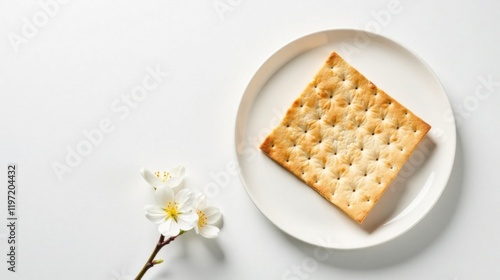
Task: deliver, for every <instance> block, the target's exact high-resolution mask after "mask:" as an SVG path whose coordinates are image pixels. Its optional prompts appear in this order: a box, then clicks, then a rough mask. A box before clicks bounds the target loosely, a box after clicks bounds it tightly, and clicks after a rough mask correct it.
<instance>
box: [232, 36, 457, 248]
mask: <svg viewBox="0 0 500 280" xmlns="http://www.w3.org/2000/svg"><path fill="white" fill-rule="evenodd" d="M335 32H352V33H356V32H362V33H364V34H368V35H370V36H371V37H378V38H379V39H382V40H386V41H388V42H390V43H391V44H394V45H396V46H398V47H400V48H402V49H404V50H405V51H407V52H408V53H410V54H411V55H412V56H413V57H414V58H416V59H417V60H418V62H419V63H421V64H422V66H424V67H425V69H426V70H427V71H428V73H430V74H431V77H432V78H433V79H434V80H435V82H436V84H437V85H439V88H440V90H441V93H444V96H445V97H446V99H445V101H446V102H447V105H448V107H449V108H450V109H452V107H451V103H450V99H449V96H448V93H447V92H446V90H445V89H444V87H443V84H442V83H441V81H440V80H439V77H438V76H437V74H436V72H435V71H434V70H433V69H432V68H431V67H430V66H429V64H428V63H427V62H426V61H425V60H424V59H423V58H422V57H421V56H420V55H419V54H417V53H416V52H415V51H413V49H411V48H409V47H407V46H406V45H404V44H402V43H400V42H398V41H396V40H394V39H392V38H389V37H387V36H385V35H381V34H379V33H373V32H370V31H366V30H362V29H357V28H332V29H323V30H319V31H315V32H311V33H306V34H304V35H301V36H298V37H296V38H294V39H292V40H289V41H288V42H287V43H285V44H282V45H281V46H280V47H278V48H277V49H276V50H275V51H274V52H272V53H271V54H270V55H268V56H267V58H265V59H264V60H263V62H262V63H260V64H259V66H258V68H257V70H256V71H254V72H253V74H252V76H251V78H250V79H249V80H248V82H247V83H246V86H245V89H244V91H243V94H242V95H241V97H240V101H239V103H238V107H237V112H236V118H235V123H234V133H233V152H234V156H235V158H236V163H237V164H238V168H237V170H238V177H239V180H240V182H241V184H242V186H243V188H244V189H245V193H246V194H247V196H248V197H249V198H250V200H251V201H252V203H253V205H254V206H255V207H256V208H257V209H258V210H259V212H260V213H261V214H262V215H263V216H264V217H265V218H266V219H267V220H268V221H269V222H271V224H272V225H273V226H275V227H277V228H279V229H280V231H282V232H283V233H285V234H287V235H289V236H291V237H293V238H295V239H297V240H300V241H301V242H304V243H306V244H309V245H313V246H318V247H323V248H328V249H336V250H346V251H350V250H360V249H366V248H371V247H375V246H380V245H382V244H385V243H387V242H389V241H391V240H394V239H396V238H398V237H400V236H402V235H404V234H405V233H407V232H408V231H410V230H411V229H412V228H413V227H415V226H416V225H417V224H419V223H420V222H421V221H422V220H423V219H424V218H425V217H426V216H427V215H428V214H429V212H430V211H431V210H432V209H433V208H434V207H435V205H436V203H437V202H438V201H439V200H440V198H441V197H442V194H443V192H444V190H445V189H446V188H447V186H448V184H449V181H450V177H451V174H452V171H453V169H454V166H455V158H456V149H457V145H456V143H457V136H456V130H457V127H456V123H455V117H454V115H451V117H452V121H450V125H452V127H451V128H449V129H450V130H451V132H452V135H448V136H449V137H450V138H451V139H450V140H448V141H447V144H448V145H452V146H453V147H452V151H453V153H452V154H451V155H450V162H451V164H449V165H448V166H446V169H445V170H442V171H441V173H443V174H445V175H444V177H445V179H444V182H443V184H444V186H443V187H441V188H440V190H439V192H438V193H437V194H436V198H435V199H433V200H432V201H431V202H430V204H429V206H428V207H427V208H425V209H423V211H422V212H421V214H420V216H419V217H418V218H417V219H416V220H415V221H414V222H413V223H411V224H410V225H409V226H407V227H405V228H404V229H403V230H401V231H398V232H397V233H396V234H395V235H393V236H391V237H389V238H386V239H384V240H382V241H380V242H375V243H373V244H368V245H362V246H350V247H342V246H332V245H328V244H318V243H314V242H311V241H309V240H304V239H303V238H300V237H298V236H297V235H296V234H293V233H291V232H289V231H287V230H285V229H283V228H282V227H281V226H280V225H278V224H276V223H275V222H274V221H273V220H272V219H271V218H269V216H268V215H266V213H265V212H264V210H263V209H261V207H259V206H258V205H257V203H256V201H255V197H254V196H253V194H252V193H251V192H250V191H249V189H248V186H247V183H246V181H245V179H244V177H243V174H242V170H241V164H240V161H241V160H240V152H239V151H238V137H239V131H240V128H239V124H240V123H241V120H240V119H241V118H242V116H241V115H242V113H241V112H242V108H243V107H245V104H244V103H245V97H248V95H249V94H248V91H249V88H250V87H251V86H252V84H253V83H255V79H256V77H257V76H258V75H259V74H262V73H261V72H262V71H263V68H265V66H266V64H268V63H269V62H270V61H271V60H272V59H274V58H276V57H277V56H278V55H279V54H280V53H281V52H284V51H285V50H286V49H287V48H290V47H291V46H293V45H294V44H296V43H297V42H299V41H302V40H305V39H307V38H308V37H314V36H319V35H320V34H331V33H335ZM312 49H314V47H313V48H309V49H308V50H312ZM308 50H305V51H308ZM305 51H303V52H305ZM300 53H302V52H300ZM300 53H299V54H295V55H293V56H291V58H290V59H288V60H286V61H284V63H283V65H284V64H286V63H287V62H288V61H290V60H291V59H293V58H294V57H296V56H298V55H300ZM281 66H282V65H281ZM281 66H279V67H277V68H276V70H274V71H273V72H272V74H271V75H270V76H269V77H268V78H267V80H265V81H264V82H263V86H264V85H265V84H266V83H267V82H268V81H269V78H271V77H272V75H274V74H275V73H276V72H277V71H278V70H279V69H280V68H281ZM263 86H262V87H263ZM262 87H261V88H260V89H259V91H260V90H261V89H262Z"/></svg>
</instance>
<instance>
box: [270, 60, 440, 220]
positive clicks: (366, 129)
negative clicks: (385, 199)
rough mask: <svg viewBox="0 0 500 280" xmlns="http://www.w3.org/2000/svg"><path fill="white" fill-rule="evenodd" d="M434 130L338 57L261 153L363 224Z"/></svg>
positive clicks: (327, 64)
mask: <svg viewBox="0 0 500 280" xmlns="http://www.w3.org/2000/svg"><path fill="white" fill-rule="evenodd" d="M429 129H430V125H428V124H427V123H426V122H424V121H423V120H421V119H420V118H419V117H417V116H416V115H414V114H413V113H412V112H411V111H410V110H408V109H407V108H405V107H404V106H403V105H401V104H400V103H399V102H397V101H396V100H394V99H393V98H392V97H390V96H389V95H388V94H386V93H385V92H384V91H383V90H381V89H379V88H377V86H375V85H374V84H373V83H372V82H370V81H369V80H368V79H366V78H365V77H364V76H363V75H362V74H361V73H359V72H358V71H357V70H356V69H354V68H353V67H352V66H351V65H349V64H348V63H347V62H346V61H345V60H343V59H342V58H341V57H340V56H339V55H338V54H337V53H335V52H333V53H332V54H331V55H330V57H329V58H328V59H327V61H326V62H325V64H324V65H323V66H322V67H321V69H320V70H319V72H318V73H317V74H316V76H315V77H314V80H313V81H312V82H311V83H309V85H308V86H307V87H306V88H305V90H304V91H303V92H302V94H301V95H300V96H299V98H298V99H297V100H295V102H294V103H293V104H292V106H291V107H290V108H289V109H288V111H287V113H286V115H285V117H284V119H283V121H282V122H281V124H279V125H278V126H277V127H276V128H275V129H274V130H273V131H272V132H271V134H269V136H268V137H267V138H266V139H265V140H264V142H263V143H262V145H261V146H260V148H261V150H262V151H263V152H264V153H265V154H267V155H268V156H269V157H270V158H272V159H273V160H275V161H276V162H277V163H279V164H280V165H282V166H283V167H285V168H286V169H288V170H289V171H290V172H292V173H293V174H295V175H296V176H297V177H298V178H300V179H301V180H303V181H304V182H305V183H306V184H307V185H309V186H310V187H311V188H313V189H314V190H316V191H317V192H318V193H319V194H321V195H322V196H323V197H324V198H326V199H327V200H328V201H330V202H331V203H333V204H334V205H336V206H338V207H339V208H340V209H342V210H343V211H344V212H345V213H347V214H348V215H349V216H350V217H352V218H353V219H354V220H356V221H357V222H358V223H361V222H363V220H364V219H365V218H366V216H367V214H368V213H369V212H370V210H371V209H372V208H373V206H374V205H375V203H376V202H377V201H378V200H379V198H380V196H381V195H382V193H383V192H384V191H385V189H387V187H388V186H389V184H390V183H391V182H392V181H393V180H394V178H395V177H396V175H397V174H398V172H399V170H400V169H401V168H402V167H403V164H404V163H405V162H406V160H407V159H408V157H409V156H410V154H411V153H412V152H413V150H414V149H415V147H416V146H417V145H418V143H419V142H420V141H421V140H422V139H423V138H424V137H425V135H426V134H427V132H428V131H429Z"/></svg>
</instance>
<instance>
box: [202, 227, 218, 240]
mask: <svg viewBox="0 0 500 280" xmlns="http://www.w3.org/2000/svg"><path fill="white" fill-rule="evenodd" d="M219 231H220V230H219V228H218V227H216V226H212V225H205V226H204V227H202V228H201V229H200V235H201V236H203V237H205V238H215V237H217V236H218V235H219Z"/></svg>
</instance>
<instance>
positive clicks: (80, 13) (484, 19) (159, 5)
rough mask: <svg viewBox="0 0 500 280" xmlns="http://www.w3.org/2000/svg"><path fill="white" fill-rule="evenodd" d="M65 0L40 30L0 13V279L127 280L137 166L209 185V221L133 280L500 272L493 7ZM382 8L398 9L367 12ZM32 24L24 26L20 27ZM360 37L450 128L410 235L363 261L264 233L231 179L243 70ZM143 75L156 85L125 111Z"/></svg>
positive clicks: (137, 253) (144, 193) (29, 20)
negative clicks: (442, 163) (379, 46)
mask: <svg viewBox="0 0 500 280" xmlns="http://www.w3.org/2000/svg"><path fill="white" fill-rule="evenodd" d="M47 2H49V1H47V0H41V1H40V3H42V4H43V3H47ZM61 2H62V1H61ZM66 2H67V3H65V4H58V7H59V9H58V10H57V11H56V12H52V15H50V16H46V17H45V18H44V15H43V13H45V14H46V12H44V9H43V8H42V6H43V5H42V6H41V5H40V4H39V3H38V2H35V1H3V2H1V4H0V38H1V39H0V94H1V97H2V101H1V102H0V114H1V115H0V116H1V118H0V161H1V163H0V164H1V165H2V166H3V167H0V168H2V169H3V170H4V171H3V172H0V174H4V177H5V178H4V179H1V178H0V182H1V183H0V186H1V188H2V189H3V191H0V194H1V195H0V211H1V212H0V213H5V214H2V215H0V216H1V217H4V216H6V208H7V207H6V200H7V198H6V191H7V190H6V187H7V183H6V181H7V178H6V166H7V164H8V163H11V162H14V163H17V164H18V166H19V172H18V188H19V192H18V200H19V201H18V210H17V211H18V213H17V214H18V216H19V221H18V223H19V228H18V233H17V239H18V242H19V247H18V252H17V254H18V263H17V267H16V268H17V271H18V272H16V273H11V272H9V271H7V264H6V263H5V262H4V261H2V259H5V260H6V259H7V256H6V254H7V252H6V249H7V240H6V238H7V228H6V227H5V226H2V227H0V242H1V243H0V254H1V255H2V256H3V257H1V256H0V262H2V263H4V265H0V278H1V279H9V280H10V279H132V278H133V276H135V275H136V274H137V272H138V271H139V270H140V268H141V267H142V265H143V264H144V262H145V261H146V259H147V257H148V256H149V254H150V252H151V250H152V248H153V246H154V243H155V242H156V241H157V238H158V233H157V231H156V227H155V225H153V224H151V223H150V222H149V221H147V220H146V219H145V218H144V216H143V212H142V208H143V206H144V205H146V204H150V203H151V202H152V201H153V199H152V191H151V189H150V188H149V187H148V186H147V184H146V183H145V182H144V181H143V179H142V178H141V177H140V175H139V173H138V170H139V169H140V168H141V167H143V166H145V167H149V168H151V169H166V168H169V167H172V166H173V165H175V164H177V163H182V164H184V165H185V166H186V168H187V172H188V178H187V180H186V183H187V185H188V186H190V187H192V188H194V189H197V190H200V191H204V190H208V189H211V190H216V191H214V193H215V195H214V197H213V198H212V202H213V204H215V205H217V206H218V207H219V208H220V209H221V210H222V211H223V215H224V227H223V229H222V232H221V234H220V237H219V238H218V239H216V240H202V239H201V238H198V236H194V235H191V234H186V235H185V236H182V238H179V240H176V241H174V242H173V243H172V244H170V245H168V246H167V247H166V248H164V249H163V250H162V251H161V252H160V254H159V256H158V257H161V258H163V259H165V263H163V264H161V265H159V266H157V267H154V268H153V269H151V270H150V271H149V272H148V274H147V275H146V277H145V279H306V278H307V279H338V278H341V279H363V278H369V279H403V278H404V279H449V280H451V279H495V278H496V277H497V275H498V274H499V273H500V268H499V267H498V265H497V264H498V262H499V261H500V253H499V252H498V248H499V247H500V241H499V239H498V236H500V227H499V226H498V225H497V224H498V223H497V222H496V217H497V216H498V212H499V211H500V206H499V205H500V204H499V203H498V201H497V198H498V197H499V196H500V191H499V189H498V183H497V182H496V181H495V180H493V179H492V178H493V176H494V174H496V173H497V172H498V171H497V169H498V166H499V165H500V162H499V160H498V156H499V155H500V149H499V148H498V145H497V143H498V139H497V138H498V137H499V136H500V135H499V133H498V131H497V129H496V126H494V123H495V122H496V121H498V118H499V115H500V114H499V113H498V111H497V110H498V108H499V106H500V97H499V93H500V68H499V65H500V56H498V46H499V43H500V39H499V38H500V29H499V28H498V25H499V24H500V20H499V18H498V14H497V13H498V10H499V9H500V4H499V3H498V2H496V1H481V3H473V2H472V1H419V3H417V2H415V1H411V2H410V1H400V2H391V1H370V3H369V4H363V3H362V2H352V1H307V2H306V1H244V0H220V1H212V0H209V1H198V2H197V3H193V2H192V1H191V2H186V1H170V0H160V1H66ZM391 3H392V4H391ZM398 3H399V4H398ZM214 4H218V5H219V6H218V7H219V9H217V8H215V6H214ZM224 4H225V5H226V6H223V5H224ZM391 5H395V6H396V7H398V9H397V10H398V12H397V13H391V14H390V18H389V17H385V18H383V15H387V13H388V12H384V11H387V10H388V7H391ZM224 7H225V8H226V10H220V9H223V8H224ZM34 16H35V19H34ZM44 19H47V20H46V22H44ZM377 20H378V22H377ZM30 24H37V25H38V26H37V25H34V28H35V29H31V30H28V31H27V28H26V27H25V26H27V25H30ZM367 26H369V27H371V28H373V26H378V27H379V30H378V32H379V33H380V34H382V35H384V36H387V37H389V38H392V39H394V40H396V41H398V42H400V43H402V44H403V45H405V46H408V47H410V48H411V49H412V50H413V51H415V52H416V53H417V54H419V55H420V56H421V57H422V58H423V59H424V60H425V61H426V62H427V63H428V64H429V65H430V67H431V68H432V69H433V70H434V71H435V72H436V74H437V76H438V77H439V79H440V80H441V82H442V84H443V86H444V88H445V90H446V91H447V93H448V95H449V98H450V101H451V104H452V107H453V108H454V110H455V117H456V119H457V126H458V128H457V151H456V160H455V166H454V170H453V172H452V175H451V178H450V182H449V184H448V186H447V188H446V189H445V191H444V193H443V195H442V197H441V199H440V200H439V201H438V203H437V205H436V206H435V207H434V209H433V210H432V211H431V212H430V213H429V215H428V216H427V217H426V218H425V219H424V220H423V221H422V222H421V223H419V224H418V225H417V226H416V227H414V228H413V229H412V230H411V231H410V232H408V233H406V234H405V235H403V236H401V237H400V238H397V239H396V240H394V241H391V242H390V243H387V244H384V245H381V246H377V247H374V248H370V249H365V250H358V251H326V250H323V249H319V248H316V247H313V246H309V245H307V244H304V243H303V242H301V241H297V240H295V239H293V238H291V237H289V236H287V235H286V234H284V233H283V232H281V231H280V230H278V229H277V228H276V227H274V226H273V225H272V224H271V223H270V222H269V221H268V220H266V219H265V218H264V216H263V215H262V214H261V213H260V212H259V211H258V210H257V209H256V208H255V206H254V205H253V203H252V202H251V200H250V199H249V198H248V196H247V195H246V193H245V191H244V189H243V187H242V185H241V183H240V181H239V178H238V176H237V175H236V174H235V173H234V172H232V169H231V166H232V165H233V164H234V152H233V135H234V122H235V116H236V112H237V107H238V104H239V101H240V98H241V96H242V93H243V91H244V89H245V87H246V84H247V83H248V81H249V80H250V78H251V77H252V75H253V74H254V73H255V71H256V70H257V69H258V67H259V66H260V65H261V64H262V63H263V62H264V61H265V59H266V58H267V57H269V56H270V55H271V54H272V53H273V52H274V51H276V50H277V49H279V48H280V47H282V46H283V45H284V44H286V43H288V42H289V41H291V40H293V39H295V38H298V37H301V36H303V35H306V34H309V33H312V32H316V31H320V30H325V29H332V28H359V29H365V28H366V27H367ZM28 29H29V28H28ZM23 31H24V33H23ZM26 32H27V33H26ZM26 35H28V36H26ZM12 38H16V39H17V40H16V39H12ZM19 38H22V39H19ZM12 40H14V43H12ZM19 40H20V41H19ZM16 42H17V43H16ZM148 69H159V71H160V72H162V73H163V72H168V73H169V76H168V77H159V81H160V83H159V85H158V87H157V88H155V89H153V90H150V91H148V93H147V95H145V97H144V99H143V100H142V101H140V102H133V103H130V105H126V104H128V103H126V101H124V100H125V99H126V98H127V96H130V95H131V92H132V90H133V89H134V87H136V86H140V85H142V83H143V80H144V78H145V77H146V76H148V75H150V74H149V72H148V71H151V70H148ZM482 81H490V82H489V83H484V82H482ZM485 84H486V85H487V86H485ZM476 91H477V93H476ZM132 107H134V108H132ZM126 110H127V111H128V114H126V113H125V111H126ZM446 117H447V115H446V112H443V118H446ZM103 120H104V122H106V120H108V122H109V123H110V127H111V128H112V131H111V132H109V133H105V134H103V138H102V141H100V142H99V143H98V144H96V145H94V146H92V150H91V151H90V152H89V154H88V155H86V156H84V157H83V158H82V160H81V162H79V163H77V164H75V165H74V167H72V168H71V169H72V172H67V173H64V174H63V175H62V177H61V178H58V176H57V175H56V173H55V172H54V170H53V167H52V165H53V164H54V162H58V163H65V157H66V156H67V154H68V149H76V147H77V146H78V144H79V143H81V142H82V141H84V140H85V139H86V138H85V136H84V132H85V131H92V130H93V129H96V128H98V127H99V124H100V122H102V121H103ZM60 179H61V180H60ZM2 219H3V220H4V221H5V224H6V218H2ZM2 224H4V222H2Z"/></svg>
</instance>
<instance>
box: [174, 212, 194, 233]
mask: <svg viewBox="0 0 500 280" xmlns="http://www.w3.org/2000/svg"><path fill="white" fill-rule="evenodd" d="M197 222H198V215H197V214H196V213H193V212H189V213H184V214H180V215H179V216H178V217H177V223H178V225H179V228H180V229H182V230H190V229H192V228H193V227H194V226H195V224H196V223H197Z"/></svg>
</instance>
